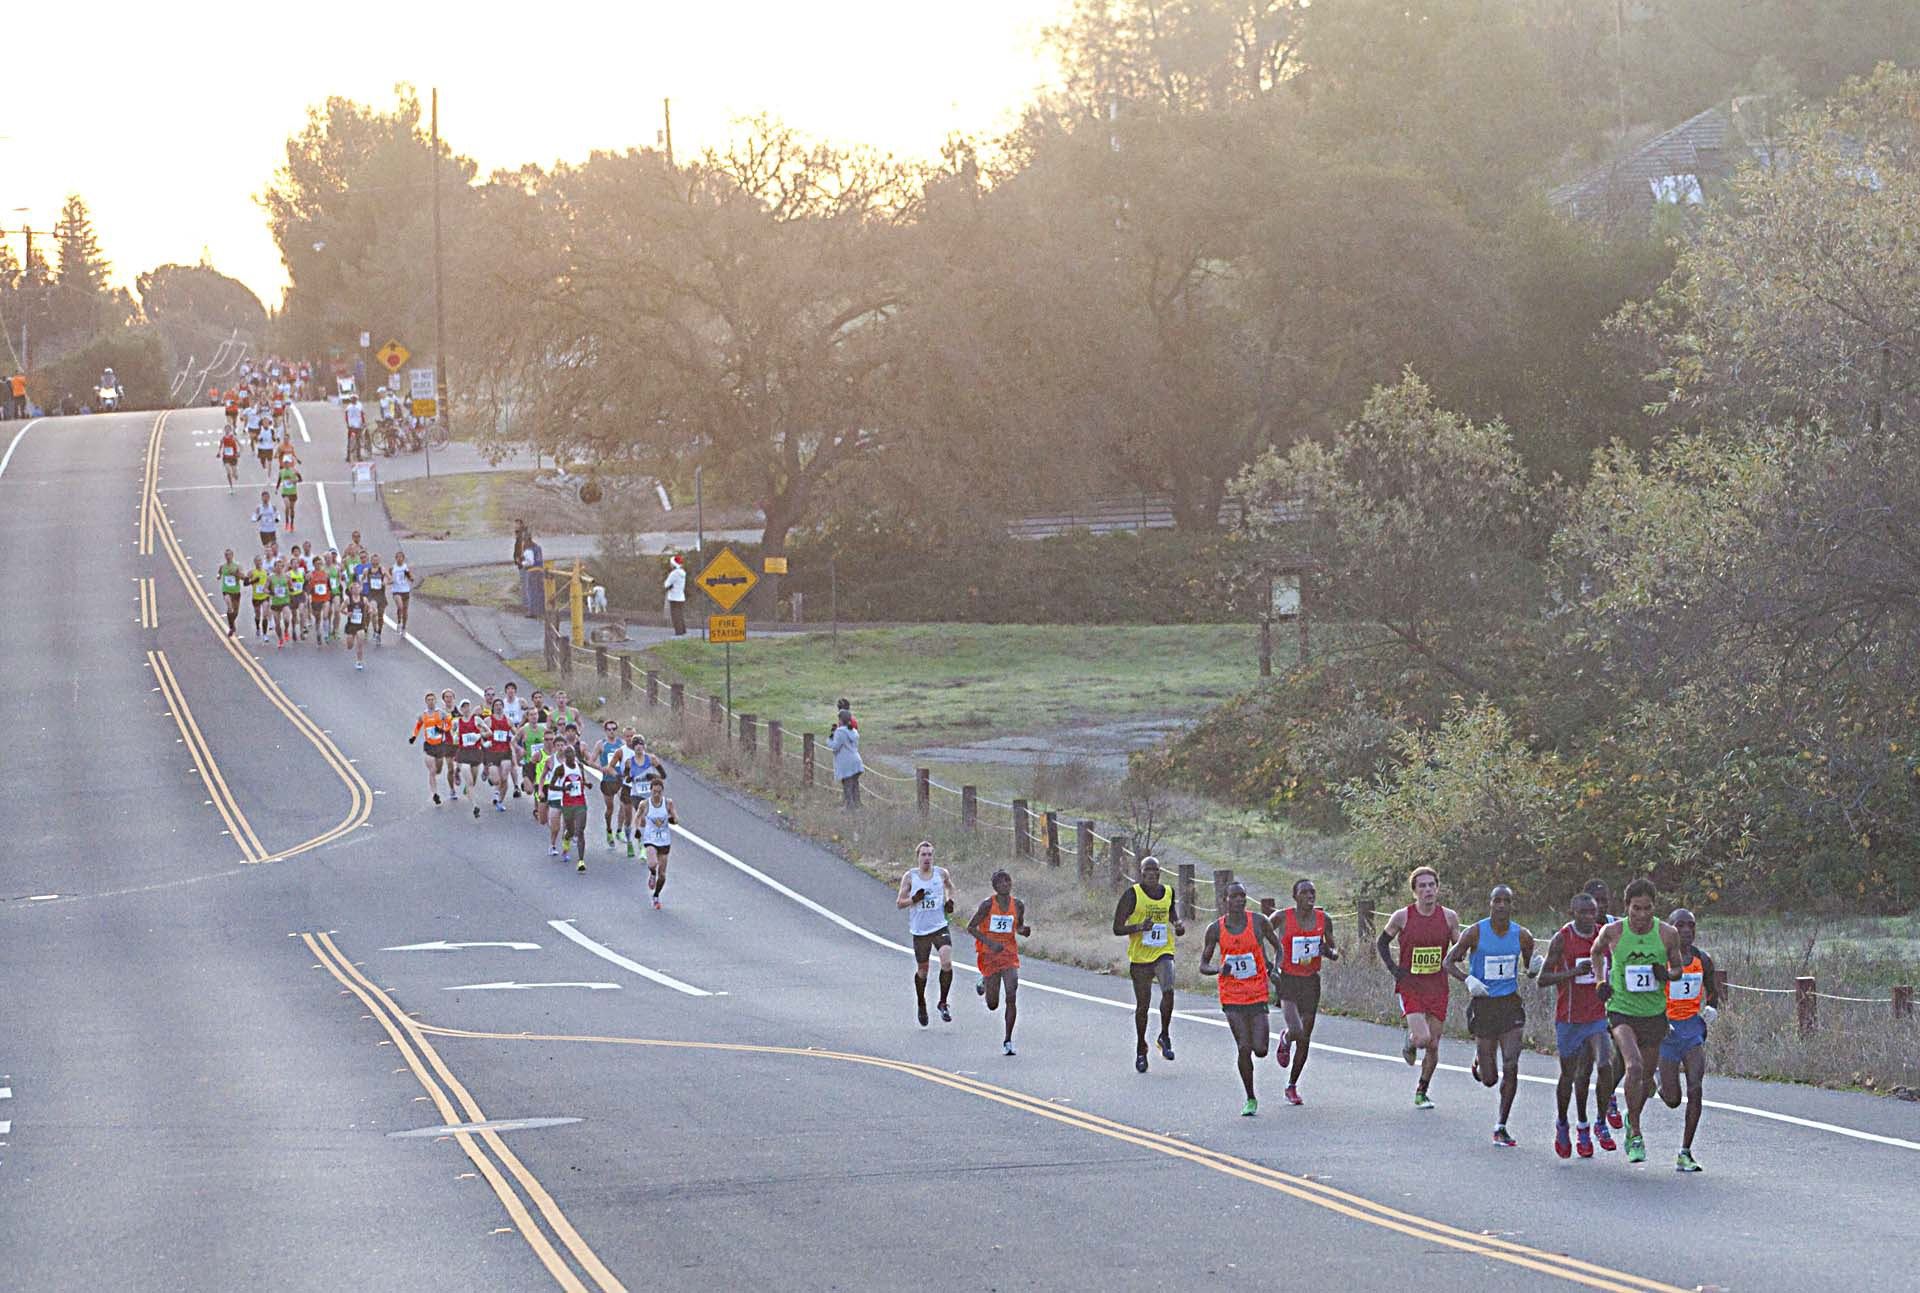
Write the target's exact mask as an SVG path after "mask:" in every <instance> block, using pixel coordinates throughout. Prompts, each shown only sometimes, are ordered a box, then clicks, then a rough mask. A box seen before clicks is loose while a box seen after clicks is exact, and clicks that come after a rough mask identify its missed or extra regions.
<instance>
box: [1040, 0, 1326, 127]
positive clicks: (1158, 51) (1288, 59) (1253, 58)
mask: <svg viewBox="0 0 1920 1293" xmlns="http://www.w3.org/2000/svg"><path fill="white" fill-rule="evenodd" d="M1307 7H1308V6H1307V4H1306V3H1305V0H1075V3H1074V6H1073V11H1072V13H1071V14H1070V15H1069V16H1068V17H1067V19H1066V21H1065V22H1063V23H1061V24H1060V25H1059V26H1056V27H1050V28H1048V29H1047V32H1046V40H1047V43H1048V44H1049V45H1050V46H1051V47H1052V48H1053V51H1054V54H1055V56H1056V57H1057V58H1058V60H1059V62H1060V66H1061V71H1062V72H1063V74H1064V76H1065V81H1066V97H1067V99H1068V101H1069V103H1070V104H1071V105H1072V108H1071V112H1072V114H1073V115H1076V116H1078V117H1081V118H1092V119H1100V118H1104V117H1107V116H1108V115H1109V114H1110V113H1111V112H1113V111H1114V110H1115V109H1116V108H1118V109H1120V110H1123V111H1126V110H1131V109H1134V108H1136V107H1138V108H1142V109H1146V110H1148V111H1149V112H1150V113H1152V114H1161V113H1180V112H1191V111H1213V112H1219V111H1224V110H1226V109H1228V108H1231V107H1234V106H1236V105H1240V104H1245V103H1248V102H1251V101H1253V100H1256V99H1259V98H1261V97H1262V96H1264V95H1267V94H1270V93H1272V92H1273V91H1274V90H1276V89H1278V88H1279V87H1280V86H1281V85H1282V84H1284V83H1285V81H1286V80H1287V78H1288V77H1290V76H1291V75H1292V74H1293V72H1294V52H1295V45H1296V34H1297V31H1298V28H1299V25H1300V20H1301V16H1302V14H1303V13H1304V12H1305V11H1306V9H1307Z"/></svg>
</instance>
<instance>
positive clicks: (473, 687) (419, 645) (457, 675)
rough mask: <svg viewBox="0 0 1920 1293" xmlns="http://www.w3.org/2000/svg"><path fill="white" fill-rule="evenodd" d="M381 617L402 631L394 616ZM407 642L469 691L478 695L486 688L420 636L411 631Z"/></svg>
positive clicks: (390, 625) (395, 630)
mask: <svg viewBox="0 0 1920 1293" xmlns="http://www.w3.org/2000/svg"><path fill="white" fill-rule="evenodd" d="M380 618H381V619H382V620H383V621H385V623H386V626H387V627H388V628H390V629H392V630H393V631H394V632H396V633H398V632H399V631H400V626H399V625H398V624H396V623H394V620H393V616H391V615H382V616H381V617H380ZM406 643H407V645H408V646H410V647H412V648H413V649H414V650H415V651H418V652H419V653H420V654H421V655H423V656H425V657H426V658H427V659H429V660H431V661H433V662H434V663H435V664H437V665H439V666H440V667H441V668H442V669H445V670H446V671H447V672H448V673H450V674H452V675H453V677H454V681H456V682H458V683H459V684H460V685H461V686H462V687H465V688H466V689H467V690H468V691H470V692H472V693H473V694H474V695H476V696H477V695H479V694H480V693H481V692H483V691H485V690H486V688H485V687H482V686H481V685H480V684H479V683H477V682H475V681H474V680H473V679H471V678H469V677H467V675H465V674H464V673H461V672H460V671H459V670H458V669H456V668H454V667H453V666H452V665H451V664H448V663H447V662H446V661H445V660H444V659H442V658H441V656H440V653H439V652H438V651H435V650H434V649H433V648H432V647H430V646H428V645H427V644H426V643H424V642H422V641H421V640H420V639H419V638H417V637H415V636H413V634H411V633H409V634H407V636H406Z"/></svg>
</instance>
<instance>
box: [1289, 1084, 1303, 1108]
mask: <svg viewBox="0 0 1920 1293" xmlns="http://www.w3.org/2000/svg"><path fill="white" fill-rule="evenodd" d="M1287 1103H1288V1104H1305V1103H1306V1101H1304V1100H1302V1099H1301V1098H1300V1093H1299V1092H1298V1091H1297V1090H1295V1089H1294V1088H1293V1087H1288V1088H1287Z"/></svg>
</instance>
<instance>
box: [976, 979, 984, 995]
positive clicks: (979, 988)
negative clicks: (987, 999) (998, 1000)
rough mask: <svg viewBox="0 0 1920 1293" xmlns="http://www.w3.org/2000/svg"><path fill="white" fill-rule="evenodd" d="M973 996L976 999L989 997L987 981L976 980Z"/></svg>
mask: <svg viewBox="0 0 1920 1293" xmlns="http://www.w3.org/2000/svg"><path fill="white" fill-rule="evenodd" d="M973 995H974V996H976V997H984V996H986V995H987V981H986V980H985V979H975V980H974V983H973Z"/></svg>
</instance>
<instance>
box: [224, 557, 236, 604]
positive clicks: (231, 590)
mask: <svg viewBox="0 0 1920 1293" xmlns="http://www.w3.org/2000/svg"><path fill="white" fill-rule="evenodd" d="M220 591H221V592H223V593H225V594H226V595H227V596H229V597H238V596H239V595H240V567H239V566H238V565H237V564H235V563H234V562H231V561H229V562H228V563H227V564H226V565H224V566H222V567H220Z"/></svg>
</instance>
